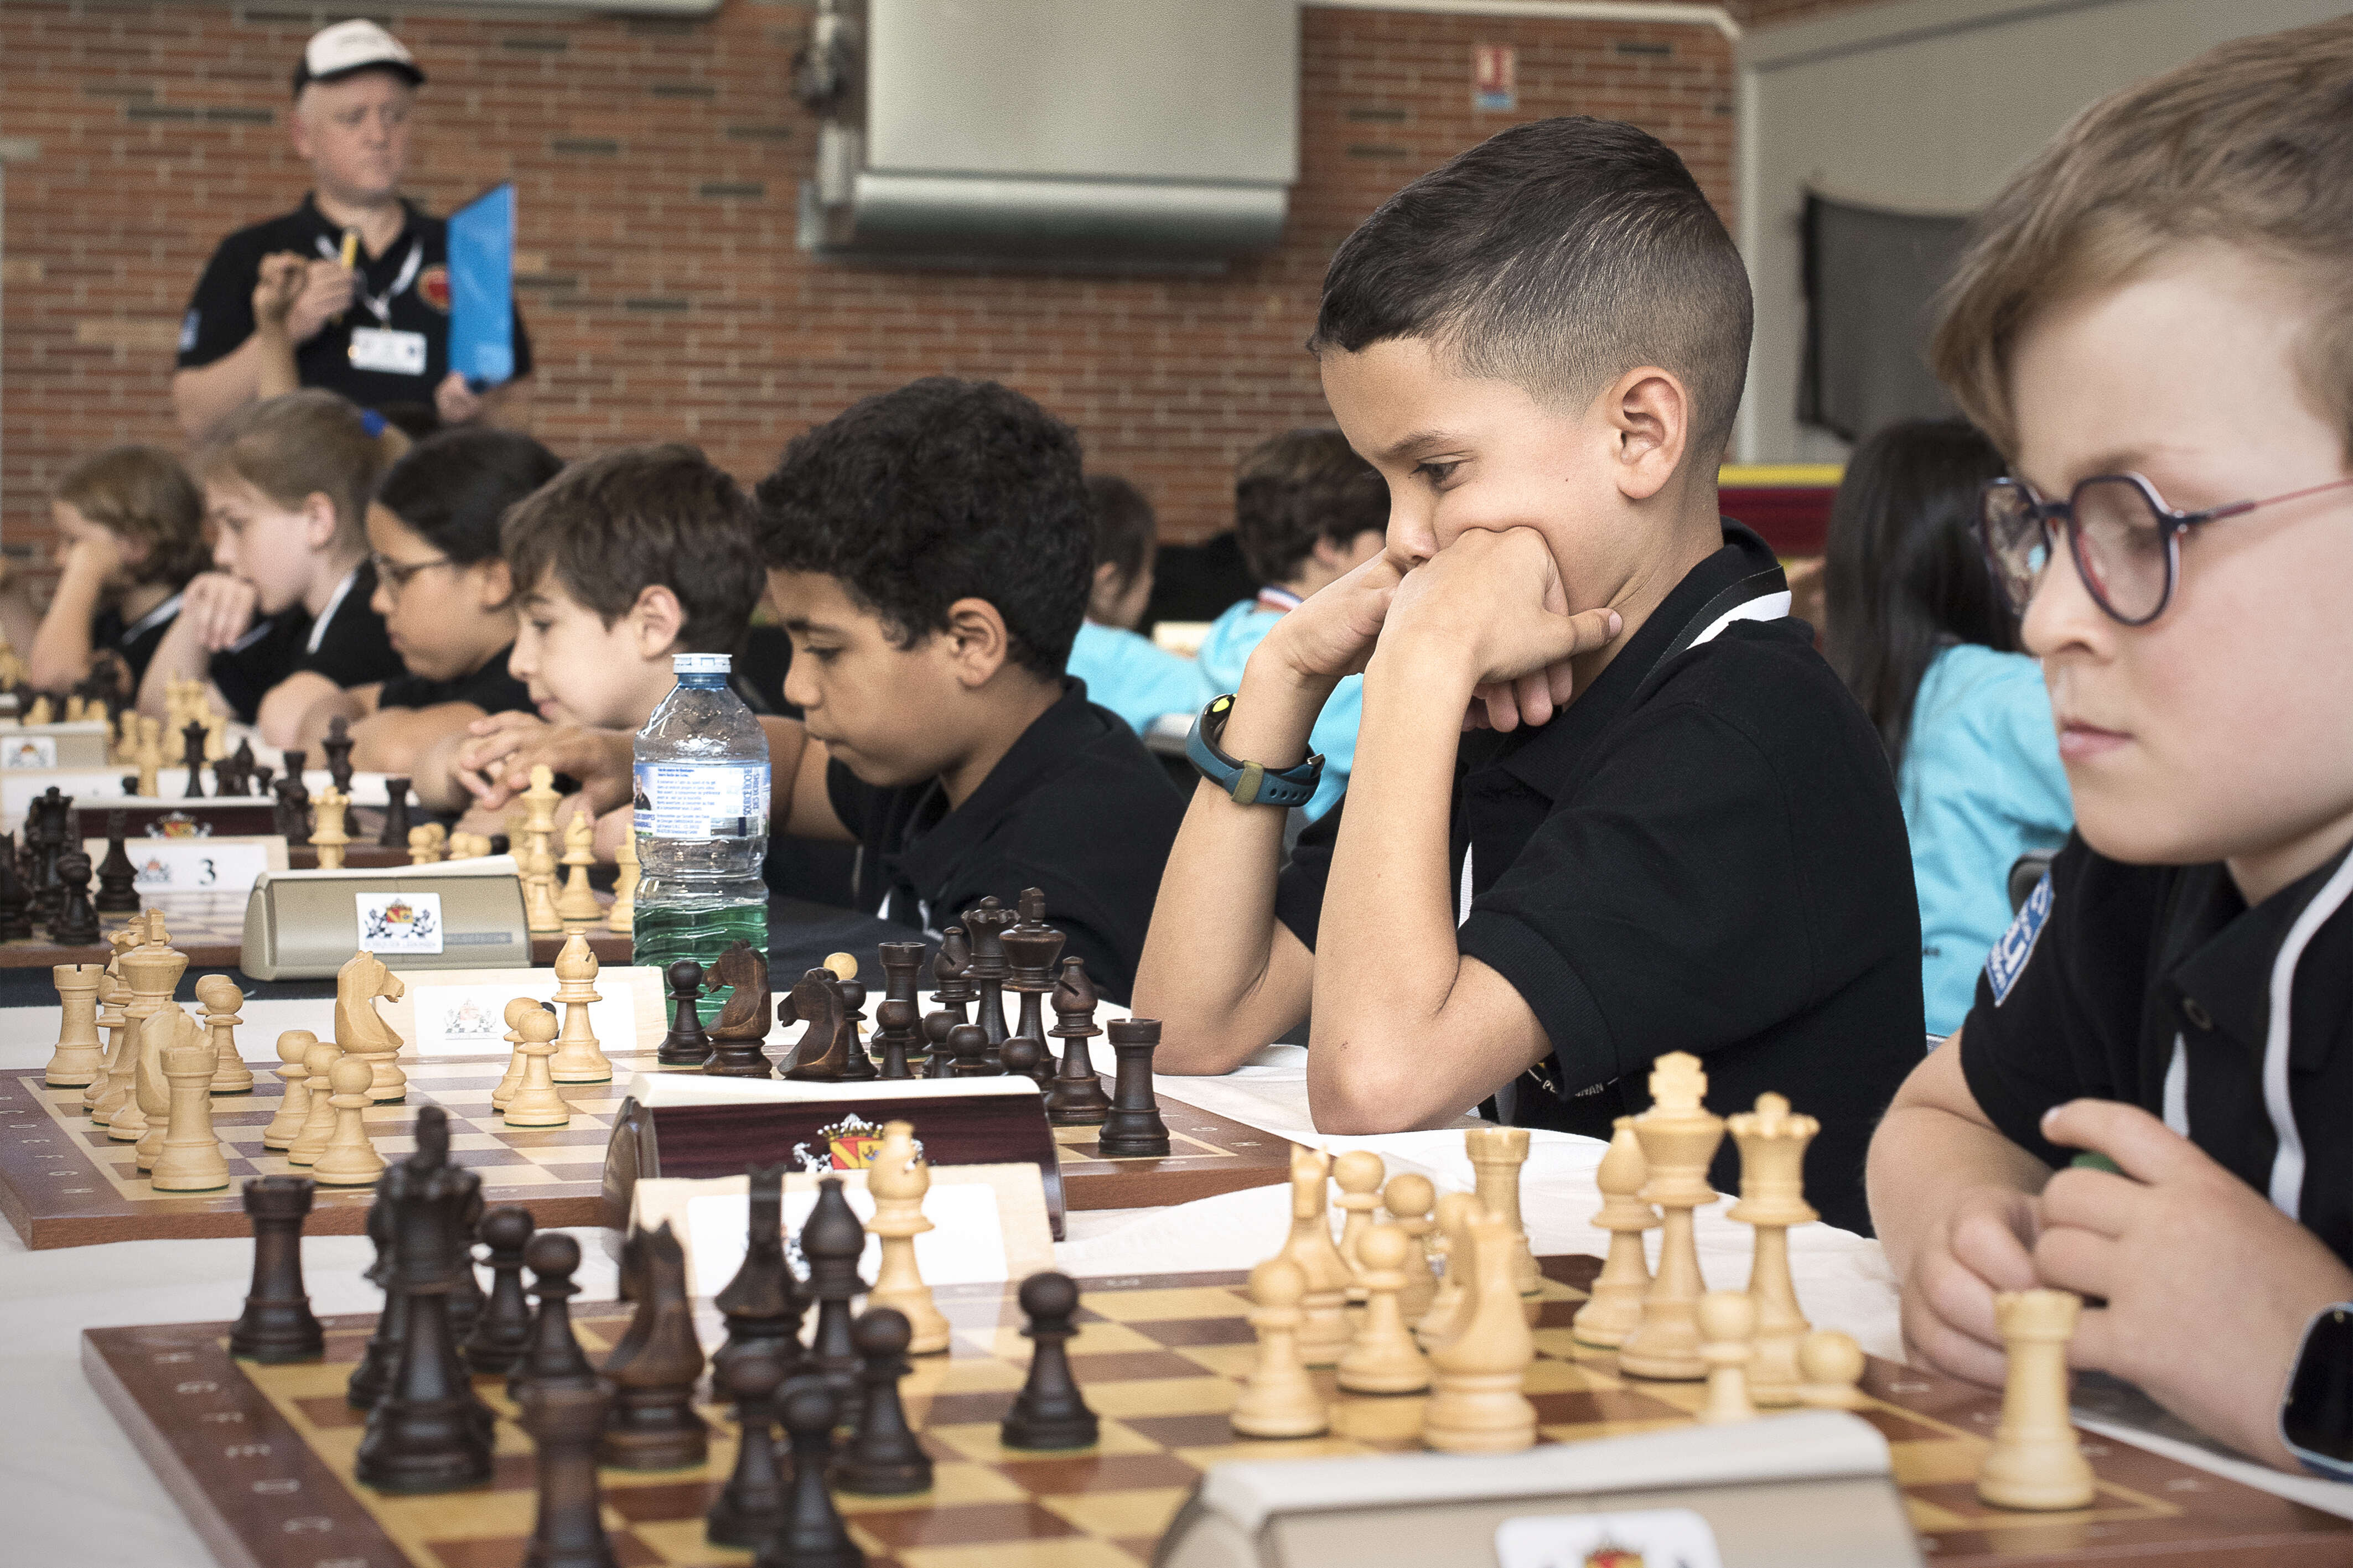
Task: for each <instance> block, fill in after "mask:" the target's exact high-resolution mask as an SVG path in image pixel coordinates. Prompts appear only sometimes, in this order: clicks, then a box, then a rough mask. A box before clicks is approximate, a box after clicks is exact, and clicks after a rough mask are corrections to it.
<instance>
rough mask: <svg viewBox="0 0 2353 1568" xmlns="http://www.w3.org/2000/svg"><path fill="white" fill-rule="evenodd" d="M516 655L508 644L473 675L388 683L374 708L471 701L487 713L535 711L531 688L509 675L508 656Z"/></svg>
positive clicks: (413, 677) (417, 677)
mask: <svg viewBox="0 0 2353 1568" xmlns="http://www.w3.org/2000/svg"><path fill="white" fill-rule="evenodd" d="M513 652H514V644H512V643H509V644H507V646H506V647H502V648H501V649H499V651H498V652H496V653H494V654H492V655H491V657H490V658H486V659H484V660H483V661H482V667H481V668H480V669H477V670H475V671H474V672H473V673H472V674H471V675H460V676H458V677H455V678H454V679H448V680H427V679H425V678H424V677H423V676H421V675H404V676H402V677H400V678H399V679H396V680H387V681H385V683H384V689H383V690H382V691H380V692H378V693H377V694H376V700H375V705H376V706H377V707H378V708H431V707H435V706H437V705H438V704H440V703H443V702H470V703H472V704H473V705H474V706H475V707H477V708H479V709H480V710H482V711H483V712H485V713H529V712H532V711H533V706H532V700H531V688H530V687H528V686H525V685H524V684H523V683H522V681H520V680H517V679H515V678H514V677H513V676H512V675H510V674H508V673H507V657H508V656H509V655H510V654H512V653H513Z"/></svg>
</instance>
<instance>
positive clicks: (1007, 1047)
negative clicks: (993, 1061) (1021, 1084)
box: [997, 1035, 1052, 1079]
mask: <svg viewBox="0 0 2353 1568" xmlns="http://www.w3.org/2000/svg"><path fill="white" fill-rule="evenodd" d="M1050 1059H1052V1058H1049V1057H1048V1056H1047V1055H1046V1047H1044V1046H1042V1045H1039V1043H1038V1042H1037V1041H1036V1040H1033V1039H1031V1038H1030V1037H1029V1036H1027V1035H1014V1036H1011V1037H1008V1039H1007V1040H1006V1042H1005V1043H1004V1044H1003V1045H1001V1046H999V1047H997V1062H998V1064H999V1065H1000V1066H1002V1067H1003V1068H1005V1072H1006V1076H1008V1078H1026V1079H1037V1078H1039V1076H1040V1075H1042V1074H1043V1073H1044V1072H1045V1067H1044V1064H1045V1063H1046V1062H1047V1061H1049V1060H1050Z"/></svg>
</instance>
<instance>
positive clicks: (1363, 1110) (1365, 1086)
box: [1307, 1047, 1446, 1138]
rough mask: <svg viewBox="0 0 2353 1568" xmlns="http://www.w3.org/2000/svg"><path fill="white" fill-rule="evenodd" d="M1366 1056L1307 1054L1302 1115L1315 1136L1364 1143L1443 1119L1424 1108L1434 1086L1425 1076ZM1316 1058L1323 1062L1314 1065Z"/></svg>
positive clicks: (1360, 1051)
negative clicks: (1362, 1140) (1329, 1135)
mask: <svg viewBox="0 0 2353 1568" xmlns="http://www.w3.org/2000/svg"><path fill="white" fill-rule="evenodd" d="M1369 1054H1370V1053H1368V1052H1366V1051H1365V1050H1364V1049H1363V1048H1362V1047H1358V1048H1357V1049H1356V1050H1354V1051H1349V1052H1345V1053H1343V1052H1336V1051H1332V1050H1330V1049H1328V1048H1327V1049H1325V1050H1323V1051H1320V1052H1319V1051H1318V1050H1316V1049H1313V1048H1311V1049H1310V1050H1309V1051H1308V1053H1307V1110H1308V1115H1309V1117H1310V1119H1311V1120H1312V1121H1314V1123H1315V1130H1316V1131H1318V1132H1329V1133H1333V1134H1335V1135H1339V1136H1345V1137H1353V1138H1366V1137H1371V1136H1373V1135H1375V1134H1377V1133H1382V1132H1409V1131H1413V1130H1414V1129H1415V1128H1418V1127H1423V1126H1427V1125H1429V1124H1430V1122H1431V1121H1433V1120H1438V1121H1443V1120H1444V1119H1445V1114H1446V1113H1445V1112H1444V1111H1443V1110H1440V1109H1439V1108H1436V1107H1434V1106H1433V1105H1432V1104H1431V1103H1430V1096H1431V1092H1432V1090H1433V1089H1434V1088H1435V1085H1434V1084H1433V1083H1432V1081H1431V1079H1430V1074H1429V1073H1428V1072H1426V1071H1416V1070H1414V1068H1413V1067H1412V1066H1411V1065H1410V1064H1400V1065H1396V1066H1391V1065H1388V1064H1385V1063H1379V1062H1375V1061H1371V1060H1368V1059H1366V1058H1367V1057H1368V1056H1369ZM1319 1055H1322V1056H1323V1057H1324V1061H1322V1062H1320V1063H1319V1062H1318V1061H1317V1060H1316V1058H1317V1057H1318V1056H1319Z"/></svg>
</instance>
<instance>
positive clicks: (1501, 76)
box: [1471, 44, 1520, 113]
mask: <svg viewBox="0 0 2353 1568" xmlns="http://www.w3.org/2000/svg"><path fill="white" fill-rule="evenodd" d="M1519 102H1520V89H1519V51H1518V50H1516V49H1514V48H1513V47H1512V46H1511V45H1509V44H1473V45H1472V46H1471V107H1472V109H1474V110H1482V111H1483V112H1487V113H1508V112H1510V111H1511V110H1514V109H1516V108H1518V107H1519Z"/></svg>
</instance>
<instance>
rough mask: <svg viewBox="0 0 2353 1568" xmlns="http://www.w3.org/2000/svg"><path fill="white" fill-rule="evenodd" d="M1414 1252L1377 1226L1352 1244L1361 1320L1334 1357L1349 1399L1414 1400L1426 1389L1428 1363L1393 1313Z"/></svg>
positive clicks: (1400, 1236)
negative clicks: (1358, 1270)
mask: <svg viewBox="0 0 2353 1568" xmlns="http://www.w3.org/2000/svg"><path fill="white" fill-rule="evenodd" d="M1409 1248H1410V1249H1411V1250H1414V1251H1419V1250H1420V1247H1419V1244H1417V1243H1416V1242H1415V1241H1414V1240H1413V1239H1412V1238H1411V1237H1409V1236H1407V1235H1406V1233H1405V1232H1404V1231H1402V1230H1400V1229H1399V1228H1398V1227H1397V1226H1393V1225H1377V1226H1373V1227H1372V1228H1371V1229H1369V1230H1367V1231H1366V1232H1365V1234H1364V1235H1363V1236H1362V1237H1359V1238H1358V1240H1357V1242H1356V1256H1357V1258H1358V1259H1359V1260H1360V1261H1361V1262H1362V1263H1363V1264H1364V1271H1363V1273H1362V1274H1360V1275H1359V1276H1358V1279H1361V1280H1362V1281H1363V1284H1364V1288H1365V1318H1364V1321H1363V1322H1362V1323H1360V1324H1359V1325H1357V1328H1356V1338H1355V1339H1354V1340H1351V1341H1350V1342H1348V1348H1347V1351H1346V1352H1345V1353H1344V1354H1342V1356H1341V1357H1340V1366H1339V1373H1338V1381H1339V1384H1340V1386H1341V1387H1342V1388H1345V1389H1346V1390H1347V1391H1348V1392H1349V1393H1351V1394H1419V1393H1420V1392H1421V1391H1422V1390H1423V1389H1425V1388H1428V1387H1429V1386H1430V1363H1428V1362H1427V1361H1425V1360H1423V1359H1422V1354H1421V1352H1420V1350H1419V1349H1418V1348H1417V1347H1416V1346H1415V1344H1414V1342H1413V1335H1412V1334H1410V1333H1409V1332H1408V1331H1407V1330H1406V1326H1405V1319H1404V1317H1403V1316H1402V1315H1401V1314H1400V1313H1399V1311H1398V1291H1400V1290H1402V1289H1405V1281H1406V1273H1405V1267H1404V1265H1405V1260H1406V1253H1407V1251H1408V1249H1409Z"/></svg>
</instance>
